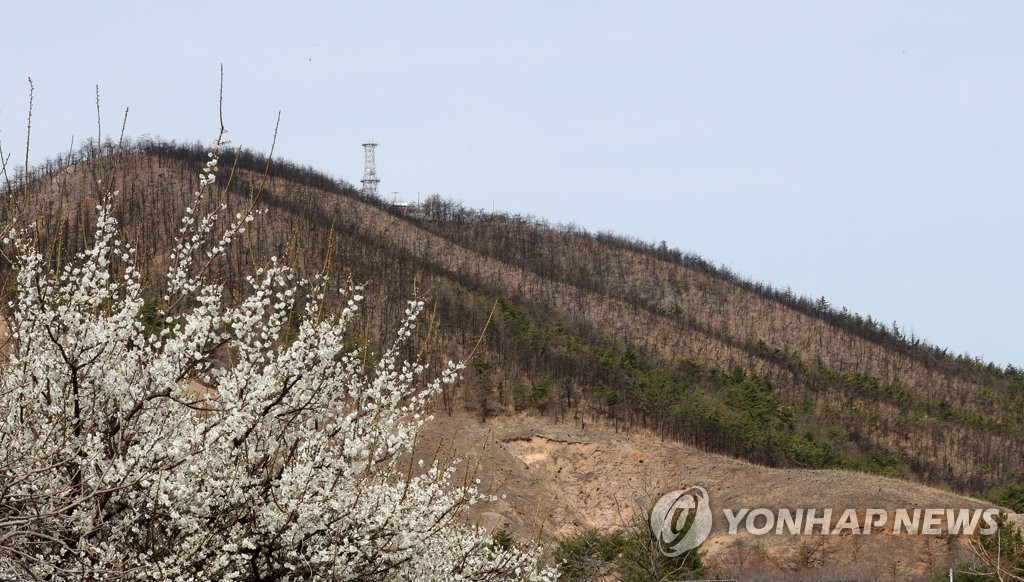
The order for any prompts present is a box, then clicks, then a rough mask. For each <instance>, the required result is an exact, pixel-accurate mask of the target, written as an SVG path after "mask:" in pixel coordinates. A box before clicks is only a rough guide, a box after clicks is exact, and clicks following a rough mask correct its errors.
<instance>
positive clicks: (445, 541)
mask: <svg viewBox="0 0 1024 582" xmlns="http://www.w3.org/2000/svg"><path fill="white" fill-rule="evenodd" d="M219 145H220V139H218V140H217V141H215V142H214V145H213V148H212V151H211V153H210V159H209V162H208V163H207V164H206V167H205V169H204V171H203V173H202V175H201V177H200V181H199V188H198V190H197V191H196V192H195V196H194V198H193V202H192V204H191V206H190V208H188V209H187V210H186V213H185V216H184V218H183V219H182V223H181V228H180V230H179V231H178V237H177V241H176V245H175V246H174V248H173V250H172V251H171V254H170V255H169V267H168V270H167V276H166V294H165V295H164V297H163V301H162V302H161V303H160V305H162V306H163V307H162V308H160V309H159V310H158V311H157V314H158V316H159V321H160V325H159V326H158V329H157V330H155V331H154V330H152V329H149V330H147V328H146V327H145V326H144V325H143V323H142V320H141V317H140V313H141V312H142V311H143V309H144V304H145V302H144V293H143V285H142V281H141V276H140V274H139V271H137V270H136V268H135V263H134V260H135V256H134V251H133V249H132V248H131V247H130V245H128V244H126V243H125V242H124V241H123V240H122V239H121V238H120V237H119V231H118V225H117V224H116V223H115V221H114V220H113V219H112V218H111V202H112V198H111V199H108V200H105V201H103V202H102V203H101V204H100V206H99V207H98V218H97V221H96V231H95V235H94V238H93V241H92V243H91V245H90V246H89V247H88V248H87V249H85V250H84V251H83V252H81V253H79V254H78V255H77V257H76V258H75V260H73V261H70V262H68V263H67V264H65V265H62V266H60V267H59V269H56V270H55V269H53V268H51V266H50V264H49V263H48V262H47V261H46V260H45V259H44V256H43V254H42V253H41V252H40V251H39V250H38V249H37V244H36V243H35V242H34V241H33V240H32V239H31V236H30V235H29V234H28V231H27V230H22V228H23V227H18V228H11V229H10V231H9V233H7V236H6V238H5V239H4V248H5V252H6V256H7V257H8V259H9V260H10V261H11V263H12V265H13V269H14V272H15V273H16V281H17V287H16V293H15V295H14V300H13V301H11V302H10V304H9V305H8V308H9V309H8V313H7V315H6V326H7V327H8V328H9V330H8V331H7V332H6V333H5V334H2V335H5V336H6V337H3V338H0V341H3V342H5V343H4V349H3V353H2V354H0V578H5V577H14V578H24V579H41V578H50V579H67V578H95V579H119V578H125V579H155V580H168V579H175V580H196V579H216V580H270V579H274V580H278V579H329V580H345V579H367V580H404V579H408V580H431V579H446V580H448V579H452V580H458V579H466V580H481V579H501V580H504V579H523V580H551V579H554V577H555V572H554V571H552V570H548V569H544V568H543V567H541V566H540V565H539V560H540V550H539V549H537V548H527V549H523V548H517V547H513V548H507V547H505V545H501V544H495V543H492V541H491V538H490V537H489V536H488V535H486V532H484V531H482V530H481V529H479V528H477V527H474V526H472V525H469V524H467V523H466V521H465V520H464V519H460V516H461V514H462V510H463V509H464V508H466V507H467V506H468V505H471V504H473V503H476V502H478V501H481V500H485V499H487V496H485V495H484V494H483V493H482V492H481V491H479V490H478V488H477V486H476V485H475V484H474V483H473V482H469V483H465V484H456V483H455V482H454V480H453V479H452V476H453V473H454V469H452V468H451V467H448V466H441V465H439V464H437V463H436V462H428V463H424V462H423V461H422V460H421V461H417V462H415V463H414V462H413V460H412V459H413V456H412V455H413V446H412V445H413V443H414V439H415V436H416V433H417V430H418V428H419V427H420V426H421V425H422V423H423V422H425V421H426V420H428V419H427V418H426V417H424V416H423V410H424V406H425V404H426V402H427V400H428V399H429V398H430V397H431V395H432V394H434V393H435V392H436V391H437V390H438V389H439V388H440V386H441V384H442V383H449V382H452V381H454V380H455V379H456V376H457V374H458V370H459V368H460V367H461V366H460V365H457V364H449V366H448V368H447V369H446V370H444V371H443V372H442V373H441V374H440V377H439V378H437V379H436V380H434V381H432V382H428V381H426V380H424V379H423V375H424V370H423V367H422V366H420V365H417V364H416V363H410V362H408V361H402V359H401V356H400V354H401V353H402V348H403V345H404V343H405V342H407V341H408V338H410V336H411V334H412V332H413V329H414V328H415V326H416V321H417V318H418V317H419V315H420V311H421V309H422V307H423V303H422V302H419V301H413V302H411V303H410V305H409V308H408V310H407V311H406V318H405V321H404V323H403V324H402V326H401V328H400V329H399V330H398V333H397V337H396V338H395V341H394V343H393V344H391V345H390V347H387V348H386V349H385V350H383V353H382V354H380V356H379V359H378V362H379V363H377V364H376V366H375V367H374V368H373V369H372V370H370V371H364V370H363V362H362V360H361V359H360V358H359V356H358V354H356V353H346V352H345V350H344V348H343V346H344V345H346V344H345V341H344V339H345V332H346V329H347V327H348V325H349V323H350V322H351V321H352V318H353V317H354V316H355V315H356V313H357V311H358V310H359V305H360V300H361V297H360V295H359V292H360V289H359V288H358V287H353V288H350V289H347V290H343V291H342V293H345V294H347V295H346V296H347V299H343V301H344V300H347V304H346V305H344V307H343V308H342V309H340V310H335V311H333V312H331V311H329V310H327V309H326V308H325V300H326V297H327V295H328V293H329V289H328V283H327V281H326V280H324V279H318V278H314V279H312V280H309V281H304V280H298V279H296V277H295V275H294V274H293V273H292V272H291V271H290V270H289V269H288V268H286V267H284V266H282V265H280V264H279V263H278V261H276V260H271V261H270V263H269V264H268V265H266V266H265V268H262V269H259V270H257V271H255V272H254V273H252V274H251V276H249V277H248V280H247V282H248V286H249V290H248V294H247V295H246V296H245V297H243V298H242V299H240V300H235V301H231V300H228V299H226V296H227V293H225V292H224V289H223V288H222V286H221V285H220V284H219V283H218V282H217V281H216V280H214V278H213V277H212V276H210V275H209V273H210V270H209V266H210V265H211V263H212V262H213V261H216V260H217V259H218V258H220V257H223V256H224V254H225V252H226V249H227V248H229V245H230V244H231V241H232V240H233V239H234V238H235V237H238V236H239V235H240V234H241V233H243V232H244V231H245V229H246V228H247V227H248V226H249V225H250V223H251V221H252V220H253V215H254V212H253V211H252V210H251V209H250V211H248V212H243V213H240V214H237V215H235V216H233V217H231V216H227V209H226V207H224V206H221V207H220V209H219V210H218V211H215V212H213V213H210V214H207V215H203V216H199V215H198V214H199V212H198V208H199V207H200V201H201V200H202V199H203V197H204V196H208V195H209V193H210V192H212V191H213V189H214V188H215V187H216V178H215V173H216V169H217V160H218V151H219Z"/></svg>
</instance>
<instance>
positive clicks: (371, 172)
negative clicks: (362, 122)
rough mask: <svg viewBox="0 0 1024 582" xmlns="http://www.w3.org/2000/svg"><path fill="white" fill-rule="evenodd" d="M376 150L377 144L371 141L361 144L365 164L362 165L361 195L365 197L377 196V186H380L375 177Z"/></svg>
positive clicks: (377, 178)
mask: <svg viewBox="0 0 1024 582" xmlns="http://www.w3.org/2000/svg"><path fill="white" fill-rule="evenodd" d="M376 148H377V142H375V141H374V140H373V139H368V140H366V143H364V144H363V155H364V158H365V163H364V165H363V179H362V183H363V194H365V195H367V196H376V195H377V185H378V184H380V178H379V177H377V159H376V156H375V153H374V150H375V149H376Z"/></svg>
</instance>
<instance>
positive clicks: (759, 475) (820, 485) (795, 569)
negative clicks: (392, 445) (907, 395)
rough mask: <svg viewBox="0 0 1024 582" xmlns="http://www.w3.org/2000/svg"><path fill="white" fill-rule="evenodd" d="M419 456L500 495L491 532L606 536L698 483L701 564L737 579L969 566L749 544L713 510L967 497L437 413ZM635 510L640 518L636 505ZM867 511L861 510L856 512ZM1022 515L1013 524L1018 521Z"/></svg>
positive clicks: (569, 428) (953, 548) (488, 514)
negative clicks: (461, 462)
mask: <svg viewBox="0 0 1024 582" xmlns="http://www.w3.org/2000/svg"><path fill="white" fill-rule="evenodd" d="M419 451H420V454H422V455H426V456H430V455H433V454H434V453H435V452H436V451H441V455H442V456H444V455H455V456H462V457H466V458H468V461H467V462H466V463H465V465H466V467H467V468H469V469H470V470H472V471H474V472H475V473H476V474H477V476H479V477H480V478H481V479H482V481H483V483H484V485H485V487H487V488H488V489H489V490H490V491H492V492H494V493H496V494H499V495H503V496H504V498H503V499H501V500H499V501H497V502H495V503H491V504H487V506H485V507H480V508H478V509H477V511H476V512H475V518H476V519H477V520H478V521H479V523H480V524H481V525H483V526H484V527H487V528H489V529H495V528H500V527H505V528H508V529H510V530H511V531H513V532H514V533H515V534H516V536H517V537H519V538H520V539H541V540H544V541H547V542H550V540H551V539H553V538H556V537H559V536H565V535H570V534H572V533H574V532H576V531H579V530H581V529H585V528H591V527H593V528H598V529H600V530H610V529H615V528H618V527H621V525H622V524H624V523H627V522H629V521H630V520H631V519H633V517H634V516H635V515H636V514H637V512H638V509H637V508H638V507H642V506H648V507H649V506H650V505H651V504H652V503H653V501H654V500H656V499H657V498H658V497H659V496H660V495H662V494H663V493H666V492H668V491H671V490H674V489H679V488H681V487H683V486H685V485H702V486H704V487H705V488H706V489H707V490H708V492H709V496H710V499H711V501H712V506H713V508H715V509H714V511H715V523H714V527H713V530H712V534H711V536H710V537H709V539H708V540H707V541H706V542H705V543H704V544H703V545H702V546H701V548H702V549H703V550H704V551H705V552H706V557H705V561H706V562H707V563H709V564H710V565H711V566H712V568H713V571H714V572H715V573H716V574H718V575H723V576H738V577H740V578H741V579H744V580H748V579H750V580H788V579H806V580H879V579H893V580H908V579H931V577H932V575H934V574H935V573H937V572H940V571H945V570H946V569H948V568H949V567H950V566H951V565H955V564H956V563H959V562H963V561H965V560H967V559H969V557H970V555H969V552H968V550H967V545H966V541H967V540H966V538H959V537H950V536H945V535H906V534H902V535H898V536H895V535H892V534H891V533H889V532H888V531H878V532H876V533H874V534H871V535H850V534H848V533H847V534H845V535H829V536H822V535H820V534H815V535H808V536H790V535H775V534H767V535H763V536H753V535H750V534H748V533H746V532H745V531H744V528H743V527H741V528H740V534H739V535H730V534H729V533H728V532H727V523H726V522H725V520H724V519H722V517H721V516H722V513H721V510H720V509H717V508H726V507H728V508H735V509H739V508H758V507H765V508H769V509H772V510H775V509H778V508H792V509H796V508H801V507H803V508H812V507H813V508H833V509H834V516H833V520H832V522H833V524H834V523H835V522H836V521H837V520H838V518H839V514H840V513H841V512H842V510H843V509H845V508H852V509H859V510H864V509H865V508H880V509H887V510H890V511H894V510H896V509H901V508H906V509H908V510H913V509H914V508H951V509H960V508H964V509H974V508H984V507H989V506H990V505H991V504H989V503H986V502H984V501H981V500H977V499H973V498H969V497H964V496H961V495H957V494H954V493H950V492H948V491H943V490H940V489H935V488H932V487H927V486H923V485H919V484H915V483H909V482H906V481H901V480H897V479H890V478H886V477H880V476H876V475H869V474H863V473H853V472H847V471H837V470H802V469H773V468H768V467H762V466H758V465H753V464H750V463H748V462H745V461H742V460H738V459H733V458H730V457H725V456H722V455H718V454H713V453H707V452H704V451H701V450H698V449H695V448H693V447H690V446H687V445H684V444H680V443H677V442H671V441H662V440H661V439H659V438H657V437H656V436H652V435H650V434H643V433H639V432H631V433H623V432H616V431H615V430H614V429H612V428H611V427H610V426H604V425H601V424H596V423H592V422H589V421H588V422H587V423H586V426H585V427H583V426H582V425H581V424H580V423H577V422H572V421H571V420H570V421H568V422H565V423H558V422H556V421H553V420H551V419H549V418H539V417H535V416H526V415H518V416H511V417H500V418H495V419H491V420H488V421H487V422H486V423H481V422H480V421H479V420H478V419H477V418H474V417H471V416H468V415H465V414H458V413H457V414H455V415H454V416H444V415H441V416H439V417H438V418H436V419H435V421H434V422H431V423H430V424H428V425H427V427H426V428H425V430H424V433H423V435H422V439H421V441H420V448H419ZM639 511H644V510H643V509H641V510H639ZM860 515H861V516H862V515H863V511H861V512H860ZM1022 518H1024V516H1014V519H1015V520H1016V521H1018V523H1020V522H1024V519H1022Z"/></svg>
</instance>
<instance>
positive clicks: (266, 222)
mask: <svg viewBox="0 0 1024 582" xmlns="http://www.w3.org/2000/svg"><path fill="white" fill-rule="evenodd" d="M99 151H100V152H101V153H102V156H98V155H97V148H95V147H94V146H91V145H88V144H87V146H86V147H84V148H83V149H82V150H81V151H79V152H77V153H75V154H73V155H71V156H70V158H68V157H65V158H58V159H54V160H51V161H48V162H46V163H44V164H41V165H40V166H38V167H36V168H34V169H33V170H32V172H30V174H29V177H28V181H27V183H22V182H20V181H14V182H11V183H9V184H8V185H7V190H8V199H9V202H8V204H7V205H6V206H5V207H3V209H2V216H0V219H2V220H3V221H4V223H5V224H7V223H8V221H10V220H12V219H14V218H15V217H19V222H20V223H21V224H23V225H26V224H29V223H32V222H34V223H35V228H36V229H37V231H38V234H39V239H40V243H41V244H43V245H45V246H46V248H47V249H48V253H49V256H50V257H51V258H52V260H53V262H54V264H55V265H57V264H60V263H62V262H64V261H66V260H67V257H68V256H69V255H70V254H72V253H73V252H75V251H76V250H78V249H80V248H81V247H82V245H83V244H85V241H86V240H87V238H88V234H89V232H90V229H91V224H92V221H93V219H94V217H95V205H96V204H97V202H98V201H99V200H101V199H103V198H104V197H105V196H106V195H107V194H106V193H107V192H108V191H110V190H113V189H116V190H119V191H120V195H119V196H118V197H117V198H116V213H117V217H118V219H119V220H120V221H121V224H123V225H124V228H125V232H126V233H127V236H126V238H127V240H128V241H129V242H130V243H131V244H133V245H134V246H135V247H136V248H137V249H138V251H139V256H140V257H142V258H143V259H142V262H143V264H142V265H141V266H140V267H141V270H142V272H143V273H144V275H145V276H146V280H147V284H148V286H149V287H148V290H149V293H150V294H151V296H152V298H153V299H152V301H153V302H154V303H156V302H158V299H157V298H159V297H160V296H161V293H160V288H161V285H162V282H161V280H160V273H161V270H162V268H163V266H164V265H165V259H166V257H165V253H166V252H167V249H168V248H169V247H170V246H171V243H172V241H173V238H174V236H175V233H176V231H177V228H178V226H179V220H180V217H181V215H182V212H183V208H184V205H185V204H186V203H187V202H188V201H189V200H190V199H191V192H192V191H193V190H194V189H195V188H196V187H197V185H198V175H199V170H200V168H201V166H202V164H203V163H205V161H206V160H207V155H206V150H205V148H204V147H202V146H201V145H198V144H197V145H180V144H174V143H165V142H154V141H139V142H136V143H133V144H130V145H128V146H126V147H124V148H123V149H121V150H118V148H115V147H114V146H113V145H112V144H106V145H105V146H103V147H101V148H99ZM220 165H221V171H220V173H219V175H218V186H219V193H218V194H217V196H212V197H210V198H209V199H207V200H205V201H204V204H206V205H207V208H208V209H212V208H213V207H214V205H216V204H220V203H223V204H226V205H227V206H228V207H229V209H230V210H231V211H232V213H234V212H235V211H237V210H241V209H243V208H245V207H246V206H247V205H248V204H249V203H250V201H252V200H255V202H256V204H257V206H258V207H260V208H265V209H267V210H268V213H267V214H266V215H264V216H262V217H260V218H258V219H257V223H256V227H255V229H253V231H252V232H250V233H247V236H246V237H244V238H243V239H241V240H237V241H235V242H234V243H233V245H234V246H233V247H232V249H231V253H230V260H228V261H224V262H223V264H218V265H216V267H215V269H216V271H215V276H216V277H218V278H220V279H222V280H223V281H224V282H225V283H226V286H227V289H228V292H230V293H232V294H235V295H238V294H241V293H244V291H245V289H244V283H243V282H244V276H245V274H246V273H248V272H250V270H251V269H252V268H253V266H254V265H261V264H264V263H265V262H266V261H267V260H268V259H269V257H271V256H276V257H280V258H282V259H283V260H284V261H286V262H288V263H289V264H291V265H292V266H294V268H295V269H297V270H298V271H299V272H300V273H302V274H307V275H308V274H313V273H320V272H327V273H329V274H330V275H331V276H332V278H333V280H334V281H336V282H337V283H338V285H339V286H341V285H344V283H345V282H346V281H348V280H351V281H355V282H357V283H365V284H366V285H367V292H366V296H367V304H366V313H365V315H364V317H363V319H361V320H360V329H359V330H358V332H357V333H355V334H354V335H353V339H352V341H353V347H354V348H362V349H366V350H367V357H368V358H372V354H371V352H372V349H373V346H375V345H379V342H380V341H381V340H382V338H385V337H387V334H388V333H389V332H390V330H393V329H395V327H396V325H397V322H398V320H399V318H400V317H401V315H402V313H403V311H404V309H405V303H404V300H405V299H410V298H413V297H424V298H426V299H427V300H428V301H429V302H430V304H431V310H432V314H431V319H430V321H431V324H430V325H425V326H422V329H420V330H418V331H419V332H420V337H419V338H418V342H417V345H415V346H413V347H412V348H411V349H410V356H412V355H415V354H414V353H413V352H417V353H422V354H423V357H424V358H425V359H427V360H428V361H430V362H432V363H434V364H435V365H436V364H439V363H440V362H441V361H443V360H446V359H448V358H455V359H457V358H464V357H466V356H467V355H468V354H469V353H470V351H471V350H472V349H473V347H474V346H475V345H476V343H477V339H478V337H479V336H480V333H481V330H483V329H484V328H485V326H487V332H486V334H485V335H484V336H483V340H482V342H481V344H480V347H479V349H478V351H477V352H476V355H475V357H474V359H473V361H472V362H471V364H470V366H469V367H468V369H467V371H466V374H465V379H464V380H463V382H461V384H460V385H459V386H458V387H457V388H455V389H453V390H451V391H449V392H446V393H445V394H444V397H443V399H442V401H441V402H439V403H438V406H440V407H443V409H446V410H448V411H453V410H455V409H456V408H459V409H470V410H472V411H474V413H475V414H476V415H478V417H479V418H480V419H481V420H483V421H486V420H487V419H488V418H490V417H492V416H494V415H501V414H503V413H506V412H507V411H511V410H532V411H534V412H535V413H536V414H546V415H555V416H572V417H576V418H583V419H586V418H590V417H592V416H595V415H599V416H602V417H607V418H611V419H613V420H614V421H615V422H616V423H617V425H618V426H620V427H622V428H624V429H628V428H630V427H635V426H644V427H647V428H653V429H655V430H657V431H658V432H659V433H660V434H661V435H662V436H663V437H664V438H670V439H678V440H683V441H686V442H689V443H692V444H696V445H698V446H700V447H702V448H705V449H708V450H713V451H718V452H724V453H728V454H733V455H735V456H738V457H742V458H746V459H749V460H752V461H755V462H759V463H764V464H769V465H775V466H794V467H846V468H852V469H860V470H865V471H871V472H875V473H881V474H887V475H893V476H901V477H906V478H911V479H915V480H919V481H922V482H926V483H931V484H940V485H944V486H948V487H951V488H953V489H956V490H958V491H962V492H966V493H973V494H979V493H981V494H984V493H987V492H989V491H990V490H991V489H992V488H998V487H1004V486H1006V485H1008V484H1014V483H1016V484H1022V483H1024V460H1022V458H1021V454H1020V451H1022V450H1024V371H1021V370H1018V369H1015V368H1012V367H1010V368H1007V369H1002V368H999V367H996V366H993V365H990V364H986V363H984V362H981V361H978V360H975V359H971V358H967V357H959V356H955V355H952V354H949V353H948V352H947V351H945V350H942V349H939V348H936V347H934V346H931V345H928V344H927V343H925V342H923V341H921V340H920V339H918V338H914V337H907V336H906V335H905V334H904V332H903V331H901V330H900V329H898V328H897V327H896V326H895V325H885V324H882V323H880V322H877V321H875V320H873V319H871V318H870V317H862V316H859V315H856V314H851V313H848V312H846V311H845V310H837V309H835V308H834V307H832V306H831V305H829V303H828V302H827V300H825V299H824V298H822V299H817V300H812V299H809V298H805V297H799V296H795V295H793V294H791V293H789V292H783V291H779V290H777V289H774V288H771V287H768V286H765V285H762V284H758V283H753V282H750V281H746V280H743V279H742V278H740V277H738V276H736V275H735V274H733V273H730V272H728V271H725V270H722V269H719V268H717V267H715V266H713V265H712V264H711V263H709V262H707V261H705V260H703V259H701V258H699V257H696V256H689V255H683V254H681V253H679V252H678V251H675V250H673V249H669V248H665V247H664V246H663V245H661V246H658V245H653V244H649V243H645V242H643V241H637V240H632V239H627V238H623V237H618V236H615V235H610V234H605V233H598V234H595V233H589V232H586V231H583V230H580V229H577V228H572V227H553V226H550V225H547V224H545V223H544V222H543V221H540V220H536V219H533V218H530V217H522V216H508V215H500V214H499V215H495V214H490V213H482V212H478V211H474V210H471V209H466V208H463V207H461V206H460V205H458V204H457V203H454V202H450V201H445V200H441V199H438V198H432V199H430V200H428V202H427V203H426V204H425V205H424V206H423V207H422V208H421V209H420V210H418V211H416V212H411V213H409V212H406V211H403V210H399V209H392V208H390V207H389V206H388V205H387V204H386V203H384V202H383V201H381V200H376V199H367V198H366V197H363V196H361V195H360V194H359V193H358V192H357V191H356V189H355V188H353V187H352V186H351V185H349V184H346V183H343V182H338V181H335V180H333V179H331V178H329V177H327V176H325V175H323V174H321V173H319V172H317V171H315V170H314V169H312V168H308V167H303V166H300V165H296V164H291V163H287V162H279V161H274V162H273V163H270V164H268V162H267V160H266V159H265V158H264V157H262V156H260V155H258V154H255V153H253V152H250V151H246V150H236V151H231V152H225V153H224V154H223V155H222V156H221V164H220ZM3 270H4V273H5V275H4V276H5V277H6V276H7V275H9V273H10V265H7V264H4V265H3ZM7 288H8V290H9V289H10V286H9V285H8V286H7ZM141 316H143V317H144V316H145V314H141ZM489 320H490V323H489V325H488V323H487V322H488V321H489Z"/></svg>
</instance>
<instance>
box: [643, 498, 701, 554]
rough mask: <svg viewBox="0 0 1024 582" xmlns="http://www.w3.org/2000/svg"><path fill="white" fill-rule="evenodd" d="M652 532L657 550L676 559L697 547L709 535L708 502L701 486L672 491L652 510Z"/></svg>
mask: <svg viewBox="0 0 1024 582" xmlns="http://www.w3.org/2000/svg"><path fill="white" fill-rule="evenodd" d="M650 525H651V533H652V534H653V535H654V537H655V538H656V539H657V541H658V549H659V550H660V551H661V553H662V554H664V555H666V556H668V557H675V556H679V555H681V554H682V553H683V552H687V551H689V550H692V549H693V548H696V547H697V546H699V545H701V544H702V543H704V540H706V539H708V534H710V533H711V502H710V500H709V499H708V492H707V490H706V489H704V488H703V487H700V486H693V487H689V488H687V489H680V490H677V491H671V492H669V493H666V494H665V495H664V496H662V498H661V499H659V500H658V502H657V503H655V504H654V508H652V509H651V518H650Z"/></svg>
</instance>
